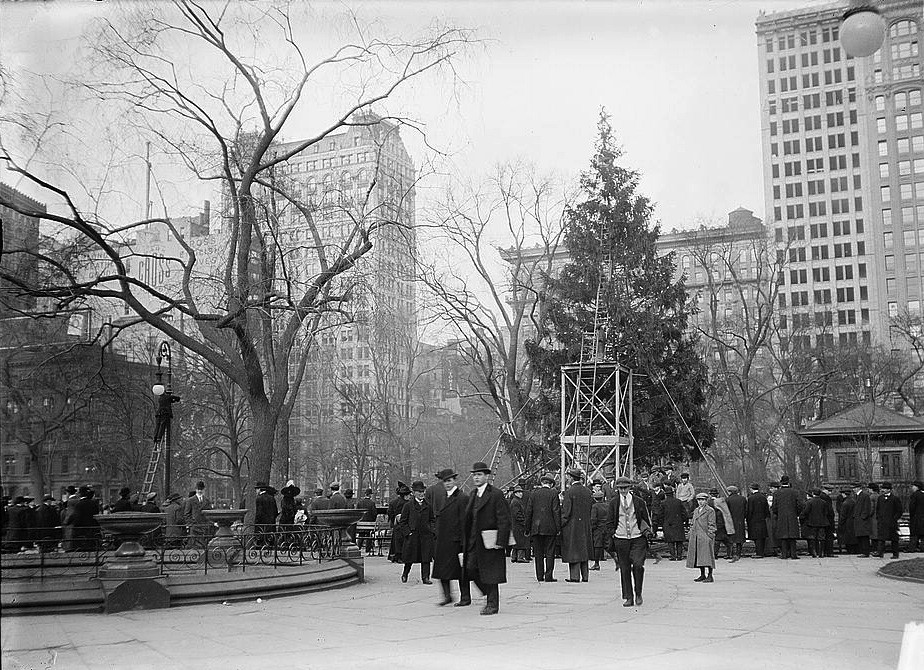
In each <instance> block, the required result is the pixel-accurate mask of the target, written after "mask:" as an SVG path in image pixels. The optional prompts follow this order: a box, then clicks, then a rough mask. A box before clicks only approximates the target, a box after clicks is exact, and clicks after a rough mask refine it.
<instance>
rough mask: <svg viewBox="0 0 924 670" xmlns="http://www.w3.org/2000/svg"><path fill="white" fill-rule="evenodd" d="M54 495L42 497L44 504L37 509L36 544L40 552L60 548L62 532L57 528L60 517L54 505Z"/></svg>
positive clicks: (35, 516) (35, 517) (35, 514)
mask: <svg viewBox="0 0 924 670" xmlns="http://www.w3.org/2000/svg"><path fill="white" fill-rule="evenodd" d="M54 501H55V498H54V496H53V495H50V494H46V495H44V496H42V502H41V503H40V504H39V505H38V507H36V508H35V513H34V519H35V542H36V544H37V545H38V548H39V551H54V550H55V548H56V547H57V546H58V541H59V540H60V539H61V538H60V532H59V530H58V529H57V528H56V526H57V525H58V523H59V519H60V515H59V514H58V510H57V508H56V507H55V505H54Z"/></svg>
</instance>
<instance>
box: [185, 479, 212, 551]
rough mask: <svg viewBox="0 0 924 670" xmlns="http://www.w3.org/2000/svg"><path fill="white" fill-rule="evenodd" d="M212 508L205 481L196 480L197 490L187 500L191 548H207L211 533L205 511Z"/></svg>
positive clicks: (187, 521)
mask: <svg viewBox="0 0 924 670" xmlns="http://www.w3.org/2000/svg"><path fill="white" fill-rule="evenodd" d="M209 509H212V501H211V500H209V499H208V498H207V497H206V495H205V482H203V481H199V482H196V492H195V493H194V494H193V495H192V496H190V497H189V498H188V499H187V500H186V518H185V519H184V521H185V522H186V527H187V528H188V529H189V548H190V549H205V547H206V545H207V544H208V541H209V536H210V535H211V533H210V529H209V522H208V519H206V518H205V515H204V514H203V512H204V511H206V510H209Z"/></svg>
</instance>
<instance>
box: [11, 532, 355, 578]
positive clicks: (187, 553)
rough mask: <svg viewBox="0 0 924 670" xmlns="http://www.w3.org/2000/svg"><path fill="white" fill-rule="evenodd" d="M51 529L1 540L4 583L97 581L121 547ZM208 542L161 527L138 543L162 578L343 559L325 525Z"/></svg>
mask: <svg viewBox="0 0 924 670" xmlns="http://www.w3.org/2000/svg"><path fill="white" fill-rule="evenodd" d="M54 530H58V531H59V535H58V537H59V536H60V528H58V529H44V528H33V529H31V532H32V535H31V537H32V538H34V539H22V538H21V537H15V538H4V540H3V545H2V547H3V553H2V555H0V570H2V577H3V579H4V580H6V579H25V580H30V579H39V580H43V579H51V578H55V577H68V578H70V577H83V578H87V579H89V578H93V577H98V576H99V570H100V568H101V567H102V566H103V565H104V564H105V563H106V561H107V560H108V559H111V558H112V557H111V552H113V551H115V549H117V548H118V546H119V544H121V539H120V538H118V537H115V536H113V535H110V534H108V533H104V532H101V531H100V529H99V528H93V529H86V532H85V533H83V534H78V535H77V536H75V537H71V538H69V540H67V541H65V540H60V539H58V537H56V536H54V534H53V533H52V532H51V531H54ZM210 530H212V531H213V530H214V529H210ZM212 539H213V537H212V535H211V534H209V535H198V536H193V537H175V536H174V537H171V536H170V535H168V534H167V533H165V532H164V527H162V526H161V527H158V528H156V529H154V530H152V531H150V532H149V533H145V534H144V535H142V536H141V537H140V540H139V541H140V543H141V545H142V546H143V547H144V548H145V549H146V550H147V552H148V554H149V556H150V557H151V558H152V559H153V560H154V561H155V562H156V564H157V565H158V567H159V569H160V573H161V574H183V573H188V574H192V573H196V572H202V573H208V572H210V571H215V570H224V571H233V570H241V571H246V570H247V569H248V568H254V567H272V568H277V567H286V566H301V565H305V564H310V563H321V562H323V561H329V560H333V559H336V558H340V557H341V556H342V555H343V544H342V540H341V532H340V530H339V529H337V528H331V527H329V526H291V527H282V528H279V529H278V530H276V531H273V532H261V533H255V532H246V531H245V530H243V527H242V528H241V529H237V530H236V531H235V532H233V533H232V534H231V535H230V536H225V537H222V538H218V539H216V541H215V542H210V541H211V540H212ZM219 540H220V541H219Z"/></svg>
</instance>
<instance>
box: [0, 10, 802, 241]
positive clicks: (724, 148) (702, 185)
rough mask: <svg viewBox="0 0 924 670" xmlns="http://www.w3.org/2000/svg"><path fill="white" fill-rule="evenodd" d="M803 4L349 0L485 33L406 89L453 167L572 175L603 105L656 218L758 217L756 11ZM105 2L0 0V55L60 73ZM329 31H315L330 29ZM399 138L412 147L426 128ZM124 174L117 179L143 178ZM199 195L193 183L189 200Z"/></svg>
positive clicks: (383, 15) (691, 222)
mask: <svg viewBox="0 0 924 670" xmlns="http://www.w3.org/2000/svg"><path fill="white" fill-rule="evenodd" d="M810 4H818V3H817V2H812V0H806V1H804V2H800V3H794V2H791V1H789V0H778V1H776V2H774V1H772V0H735V1H723V2H719V1H706V0H683V1H682V2H681V1H679V0H675V1H671V0H643V1H638V0H636V1H629V0H620V1H612V2H604V1H598V2H552V1H548V2H424V1H420V2H397V1H396V2H387V3H386V2H359V3H354V4H351V5H349V7H350V8H352V9H354V10H355V11H356V13H357V15H358V16H359V17H360V19H362V20H363V21H370V22H372V23H373V24H375V25H376V26H378V27H380V28H382V29H384V30H385V31H387V32H390V33H392V34H402V33H403V32H405V31H415V30H419V29H422V28H424V27H425V26H427V25H428V24H430V23H432V22H433V21H434V20H437V21H440V22H444V23H452V24H455V25H458V26H465V27H471V28H475V29H476V34H477V36H478V37H479V38H481V39H483V40H484V42H483V43H482V44H481V45H480V46H478V47H477V48H475V49H473V50H472V51H471V52H470V54H469V55H467V56H466V57H465V58H464V59H463V60H462V61H460V63H459V65H458V70H457V71H458V74H459V77H460V80H461V82H462V83H461V85H460V86H459V87H457V88H456V89H454V90H453V91H451V92H448V91H447V88H446V86H445V83H439V82H425V83H421V84H419V85H415V88H414V90H413V100H412V102H405V103H404V104H405V105H408V104H412V105H413V108H414V113H415V116H416V117H418V118H420V119H421V120H422V121H424V123H425V124H426V129H427V139H428V142H430V143H431V144H435V145H437V146H439V147H440V148H441V149H443V150H446V151H448V152H449V153H450V155H451V159H452V163H453V166H454V167H455V168H456V169H457V170H458V171H459V172H460V173H462V174H465V175H467V176H469V177H471V178H473V179H477V178H478V177H479V176H480V175H487V174H489V173H490V172H491V170H492V169H493V167H494V166H495V165H496V164H497V163H500V162H506V161H517V160H520V161H526V162H530V163H533V164H534V165H535V166H536V167H537V168H538V169H539V170H540V171H542V172H555V173H558V174H561V175H563V176H566V177H574V176H576V175H577V174H579V172H580V171H581V170H583V169H585V167H586V166H587V165H588V163H589V160H590V157H591V155H592V152H593V141H594V137H595V133H596V122H597V117H598V114H599V111H600V109H601V108H605V109H606V110H607V112H608V113H609V114H610V115H611V122H612V125H613V128H614V132H615V135H616V138H617V141H618V142H619V143H620V144H621V146H622V147H623V150H624V155H623V158H622V161H623V163H624V164H625V165H626V166H627V167H630V168H632V169H635V170H637V171H638V172H639V173H640V174H641V178H640V192H641V193H642V194H644V195H647V196H648V197H649V198H650V199H651V200H652V201H653V202H654V203H655V207H656V209H655V215H654V216H655V219H656V220H659V221H660V222H661V224H662V229H664V230H670V229H673V228H689V227H695V226H697V225H699V224H700V223H702V222H713V223H719V224H720V223H722V221H723V220H724V219H725V217H726V215H727V213H728V212H729V211H731V210H733V209H735V208H737V207H739V206H743V207H746V208H748V209H751V210H753V211H754V212H755V213H756V214H757V216H759V217H761V218H762V217H763V215H764V202H763V187H762V167H761V149H760V146H761V145H760V110H759V94H758V63H757V44H756V36H755V31H754V21H755V19H756V18H757V16H758V13H759V12H760V11H778V10H785V9H791V8H793V7H795V6H805V5H810ZM314 6H315V7H318V11H317V13H316V14H312V15H311V16H312V18H313V19H317V21H316V22H313V23H312V26H311V28H310V30H308V32H306V33H305V35H306V36H308V37H310V38H311V39H315V40H318V37H317V36H318V35H319V34H323V33H325V31H326V30H327V28H325V17H327V16H329V15H332V13H338V12H342V11H343V9H344V8H345V7H346V6H347V5H345V4H341V3H336V4H335V3H320V4H317V5H314ZM111 7H112V5H110V4H108V3H81V2H54V3H4V4H2V5H0V60H2V62H3V64H4V67H6V68H8V69H10V70H12V71H14V72H17V71H21V70H24V69H25V70H29V71H30V72H34V73H37V74H39V75H46V76H47V75H54V74H59V75H60V74H63V73H66V72H68V71H69V69H70V68H71V67H72V66H73V65H74V61H75V60H78V59H79V58H80V56H79V53H80V52H79V51H78V45H79V38H80V36H81V34H82V33H83V32H84V31H85V30H86V29H87V27H88V25H89V21H90V20H91V19H92V18H93V17H97V16H100V15H101V14H102V13H105V12H106V11H110V9H111ZM332 25H333V24H332ZM340 28H342V25H341V26H340ZM337 30H338V28H337V27H333V28H331V30H329V31H327V34H326V35H323V36H322V37H321V38H320V40H318V41H321V42H323V41H324V39H328V38H329V39H331V40H334V41H335V40H336V33H337ZM294 121H295V123H294V124H293V128H292V134H290V136H289V137H293V136H295V135H297V134H298V132H300V131H302V130H305V131H307V130H310V128H311V122H310V120H308V119H294ZM406 141H407V143H408V145H409V148H410V150H411V153H412V156H414V157H415V159H418V161H419V158H418V157H419V156H420V154H422V153H423V152H424V151H425V147H424V146H423V143H422V142H421V141H420V140H419V138H415V137H408V136H406ZM138 153H139V155H141V153H142V151H141V149H140V148H139V151H138ZM134 181H135V182H136V183H135V184H133V185H131V186H127V187H126V188H127V189H128V190H131V189H137V188H141V186H140V185H138V184H137V182H138V181H140V180H134ZM139 195H140V194H139ZM205 195H206V197H207V195H208V194H205ZM184 197H185V196H184ZM201 197H203V194H202V193H201V192H199V193H196V194H195V195H190V196H189V197H188V198H187V199H188V200H190V201H191V202H190V207H191V208H194V206H195V204H196V203H198V202H199V201H200V200H199V198H201ZM212 199H213V200H214V199H215V198H214V196H213V197H212ZM141 200H143V197H141Z"/></svg>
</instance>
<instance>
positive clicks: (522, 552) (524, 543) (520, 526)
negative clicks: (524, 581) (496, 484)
mask: <svg viewBox="0 0 924 670" xmlns="http://www.w3.org/2000/svg"><path fill="white" fill-rule="evenodd" d="M510 524H511V528H512V530H513V539H514V540H515V541H516V544H515V545H514V546H513V549H512V550H511V552H510V554H511V557H510V562H511V563H529V559H528V558H527V555H528V554H529V536H528V535H527V534H526V504H525V503H524V502H523V487H522V486H520V485H519V484H517V485H516V486H514V487H513V497H512V498H510Z"/></svg>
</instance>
